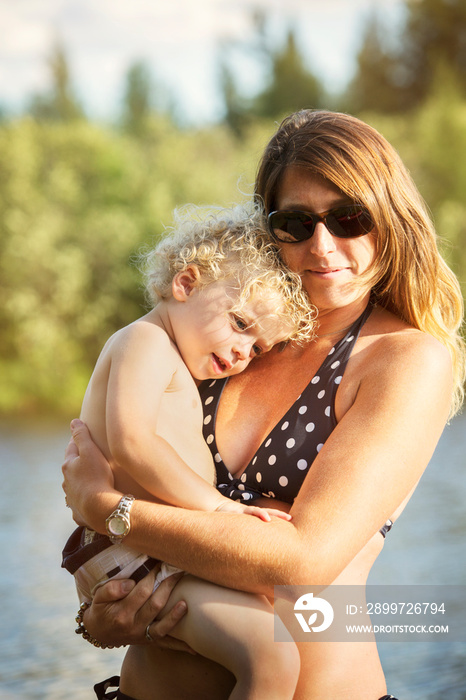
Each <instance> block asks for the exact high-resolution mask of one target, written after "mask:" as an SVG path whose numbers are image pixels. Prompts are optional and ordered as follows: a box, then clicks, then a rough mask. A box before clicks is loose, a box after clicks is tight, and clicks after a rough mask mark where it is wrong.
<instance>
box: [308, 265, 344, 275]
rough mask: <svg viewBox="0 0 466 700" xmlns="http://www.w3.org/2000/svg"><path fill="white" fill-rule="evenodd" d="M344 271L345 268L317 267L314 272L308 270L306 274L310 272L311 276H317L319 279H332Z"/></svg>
mask: <svg viewBox="0 0 466 700" xmlns="http://www.w3.org/2000/svg"><path fill="white" fill-rule="evenodd" d="M345 269H346V268H344V267H325V268H320V267H319V268H316V269H314V270H308V272H310V273H311V274H312V275H318V276H319V277H332V276H334V275H337V274H338V273H339V272H342V271H343V270H345Z"/></svg>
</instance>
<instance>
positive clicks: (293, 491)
mask: <svg viewBox="0 0 466 700" xmlns="http://www.w3.org/2000/svg"><path fill="white" fill-rule="evenodd" d="M371 308H372V307H370V306H369V307H368V308H367V309H366V311H365V312H364V313H363V314H362V315H361V316H360V318H359V319H358V320H357V321H356V322H355V323H354V324H353V326H352V327H351V329H350V330H349V332H348V333H347V334H346V335H345V337H344V338H342V340H340V341H339V342H338V343H337V344H336V345H335V346H334V347H333V348H332V349H331V350H330V352H329V354H328V355H327V357H326V359H325V360H324V362H323V363H322V365H321V367H320V368H319V370H318V371H317V373H316V375H315V376H314V377H313V378H312V379H311V381H310V382H309V384H308V385H307V387H306V389H305V390H304V391H303V393H302V394H301V395H300V396H299V397H298V398H297V399H296V401H295V403H294V404H293V406H291V408H290V409H289V410H288V411H287V413H286V414H285V415H284V416H283V418H282V419H281V420H280V421H279V422H278V423H277V425H276V426H275V427H274V428H273V429H272V431H271V432H270V434H269V435H268V436H267V438H266V439H265V440H264V442H263V443H262V445H261V446H260V447H259V449H258V450H257V452H256V454H255V456H254V457H253V459H252V460H251V462H250V463H249V464H248V465H247V467H246V469H245V470H244V472H243V474H242V475H241V476H240V477H239V478H235V477H234V476H233V475H232V474H230V472H229V471H228V469H227V467H226V465H225V464H224V462H223V460H222V457H221V455H220V453H219V450H218V448H217V444H216V440H215V420H216V413H217V407H218V404H219V401H220V397H221V395H222V391H223V388H224V387H225V384H226V381H227V379H217V380H212V381H206V382H204V383H203V384H202V385H201V386H200V388H199V390H200V394H201V398H202V405H203V410H204V438H205V440H206V442H207V444H208V445H209V447H210V450H211V452H212V455H213V458H214V461H215V467H216V469H217V488H218V489H219V490H220V491H221V492H222V493H223V494H224V495H226V496H228V497H229V498H233V499H234V500H242V501H253V500H254V499H256V498H259V497H260V496H266V497H269V498H278V499H279V500H281V501H287V502H288V503H292V502H293V500H294V499H295V497H296V495H297V493H298V491H299V489H300V487H301V485H302V483H303V481H304V478H305V476H306V474H307V472H308V470H309V468H310V467H311V465H312V462H313V461H314V459H315V458H316V456H317V455H318V453H319V452H320V450H321V449H322V447H323V446H324V443H325V441H326V439H327V438H328V436H329V435H330V433H331V432H332V430H333V429H334V428H335V425H336V420H335V411H334V404H335V395H336V392H337V389H338V386H339V385H340V382H341V380H342V377H343V373H344V371H345V367H346V364H347V362H348V359H349V357H350V355H351V352H352V350H353V347H354V344H355V342H356V340H357V338H358V336H359V332H360V330H361V328H362V326H363V324H364V322H365V321H366V319H367V318H368V316H369V314H370V312H371Z"/></svg>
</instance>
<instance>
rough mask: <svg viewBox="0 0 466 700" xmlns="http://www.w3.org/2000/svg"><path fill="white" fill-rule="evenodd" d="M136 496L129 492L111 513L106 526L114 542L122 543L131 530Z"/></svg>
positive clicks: (109, 536) (111, 540) (110, 538)
mask: <svg viewBox="0 0 466 700" xmlns="http://www.w3.org/2000/svg"><path fill="white" fill-rule="evenodd" d="M134 500H135V499H134V496H132V495H131V494H127V495H126V496H123V498H122V499H121V500H120V502H119V504H118V506H117V508H116V509H115V510H114V511H113V513H110V515H109V516H108V518H107V520H106V521H105V526H106V528H107V535H108V538H109V540H110V542H111V543H112V544H120V543H121V542H122V541H123V539H124V538H125V537H126V535H128V534H129V531H130V530H131V520H130V510H131V507H132V505H133V502H134Z"/></svg>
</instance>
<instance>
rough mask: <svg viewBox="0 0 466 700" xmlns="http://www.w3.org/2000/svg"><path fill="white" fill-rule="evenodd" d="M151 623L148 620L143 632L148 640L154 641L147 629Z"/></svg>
mask: <svg viewBox="0 0 466 700" xmlns="http://www.w3.org/2000/svg"><path fill="white" fill-rule="evenodd" d="M151 624H152V622H149V624H148V625H147V627H146V632H145V634H146V639H147V641H148V642H153V641H154V640H153V639H152V637H151V636H150V631H149V630H150V626H151Z"/></svg>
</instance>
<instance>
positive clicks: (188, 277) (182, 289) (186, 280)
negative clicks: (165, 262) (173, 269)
mask: <svg viewBox="0 0 466 700" xmlns="http://www.w3.org/2000/svg"><path fill="white" fill-rule="evenodd" d="M200 278H201V273H200V272H199V268H198V266H197V265H194V263H191V265H188V267H187V268H186V270H181V272H177V273H176V275H175V276H174V278H173V280H172V294H173V297H174V298H175V299H176V300H177V301H186V299H187V298H188V297H189V295H190V294H191V292H192V291H193V290H194V289H195V287H197V286H198V284H199V280H200Z"/></svg>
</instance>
